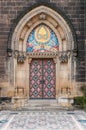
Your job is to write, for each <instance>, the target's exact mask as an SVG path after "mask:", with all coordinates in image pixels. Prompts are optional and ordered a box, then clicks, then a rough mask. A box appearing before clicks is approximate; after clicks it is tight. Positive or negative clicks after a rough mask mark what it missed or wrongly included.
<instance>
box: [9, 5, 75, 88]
mask: <svg viewBox="0 0 86 130" xmlns="http://www.w3.org/2000/svg"><path fill="white" fill-rule="evenodd" d="M41 15H44V16H45V18H41ZM37 17H38V18H37ZM47 17H48V18H47ZM36 18H37V21H36ZM34 20H35V24H34V22H33V21H34ZM40 23H45V24H46V25H48V23H49V25H48V26H49V27H50V28H51V29H52V30H53V31H54V32H55V34H56V35H57V37H58V40H59V43H60V46H61V48H60V51H62V45H63V44H65V45H66V48H65V47H64V48H63V51H66V50H71V49H73V48H74V39H73V34H72V31H71V29H70V27H69V25H68V24H67V22H66V21H65V20H64V18H63V17H62V16H61V15H60V14H59V13H57V12H55V11H54V10H52V9H50V8H49V7H46V6H39V7H37V8H35V9H33V10H31V11H30V12H28V13H27V14H26V15H25V16H24V17H23V18H22V19H21V20H20V22H19V23H18V25H17V26H16V28H15V30H14V33H13V36H12V44H11V45H12V47H11V48H12V49H13V50H19V51H25V48H26V46H25V44H26V40H27V37H28V35H29V33H30V32H31V30H32V29H33V28H34V27H35V26H36V25H39V24H40ZM31 26H33V27H32V28H30V27H31ZM22 46H23V47H22ZM22 48H24V50H22ZM12 58H13V57H12ZM57 60H58V62H57V63H58V65H57V68H58V67H59V68H60V62H59V59H58V58H57ZM26 62H28V60H26ZM13 65H14V67H13V68H12V67H11V68H12V70H11V71H12V72H13V74H14V76H13V77H14V87H16V67H17V60H16V59H13ZM68 65H69V66H68V68H69V72H70V74H69V75H70V79H71V58H70V60H69V62H68ZM57 79H58V82H59V77H58V78H57ZM70 82H71V81H70ZM58 86H59V84H58Z"/></svg>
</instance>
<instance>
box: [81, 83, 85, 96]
mask: <svg viewBox="0 0 86 130" xmlns="http://www.w3.org/2000/svg"><path fill="white" fill-rule="evenodd" d="M81 91H82V92H83V94H84V96H85V97H86V85H85V86H82V87H81Z"/></svg>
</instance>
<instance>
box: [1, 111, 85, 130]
mask: <svg viewBox="0 0 86 130" xmlns="http://www.w3.org/2000/svg"><path fill="white" fill-rule="evenodd" d="M81 120H84V122H83V121H81ZM85 120H86V113H85V112H83V111H73V112H67V111H27V112H23V111H21V112H10V111H1V112H0V121H2V122H0V130H73V129H74V130H86V122H85ZM80 121H81V122H80Z"/></svg>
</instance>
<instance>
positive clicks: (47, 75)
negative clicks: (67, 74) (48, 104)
mask: <svg viewBox="0 0 86 130" xmlns="http://www.w3.org/2000/svg"><path fill="white" fill-rule="evenodd" d="M43 79H44V81H45V82H44V86H43V98H55V63H54V61H53V59H45V60H44V61H43Z"/></svg>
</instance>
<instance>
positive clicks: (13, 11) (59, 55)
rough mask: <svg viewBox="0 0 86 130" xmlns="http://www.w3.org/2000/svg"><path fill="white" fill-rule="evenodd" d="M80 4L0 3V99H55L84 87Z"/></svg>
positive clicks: (59, 0)
mask: <svg viewBox="0 0 86 130" xmlns="http://www.w3.org/2000/svg"><path fill="white" fill-rule="evenodd" d="M84 4H85V3H84V0H76V1H74V0H46V1H45V0H24V1H22V0H11V1H10V0H0V96H1V97H24V98H28V99H57V100H58V99H59V98H60V97H67V96H68V95H69V96H70V97H74V96H80V95H82V93H81V92H80V87H81V86H83V85H85V83H86V81H85V80H86V77H85V58H86V57H85V35H84V26H85V24H84V15H85V14H84Z"/></svg>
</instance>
